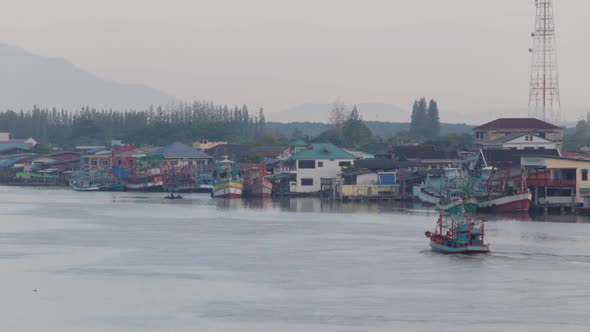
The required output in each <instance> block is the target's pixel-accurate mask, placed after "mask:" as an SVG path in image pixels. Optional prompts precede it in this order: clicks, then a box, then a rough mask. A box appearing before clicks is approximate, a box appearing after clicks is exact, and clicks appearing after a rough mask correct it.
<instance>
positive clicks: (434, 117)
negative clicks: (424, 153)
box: [410, 97, 440, 139]
mask: <svg viewBox="0 0 590 332" xmlns="http://www.w3.org/2000/svg"><path fill="white" fill-rule="evenodd" d="M410 134H411V135H412V136H414V138H417V139H432V138H434V137H436V136H438V134H440V116H439V114H438V104H437V103H436V100H434V99H430V102H428V103H426V98H424V97H422V98H420V99H419V100H415V101H414V106H413V107H412V117H411V121H410Z"/></svg>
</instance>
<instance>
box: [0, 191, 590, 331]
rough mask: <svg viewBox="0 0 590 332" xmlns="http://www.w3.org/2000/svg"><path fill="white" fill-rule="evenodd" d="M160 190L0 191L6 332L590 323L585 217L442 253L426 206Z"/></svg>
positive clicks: (508, 219) (0, 285) (510, 226)
mask: <svg viewBox="0 0 590 332" xmlns="http://www.w3.org/2000/svg"><path fill="white" fill-rule="evenodd" d="M163 196H164V194H142V193H76V192H72V191H69V190H63V189H32V188H10V187H0V277H1V279H0V280H1V282H0V312H1V313H2V314H1V316H0V317H1V319H0V331H45V332H49V331H59V332H64V331H101V332H102V331H125V332H128V331H555V330H559V331H588V330H589V329H590V328H589V327H588V326H590V312H589V311H590V241H588V237H589V236H590V223H587V222H588V220H587V219H584V218H573V217H548V218H546V219H545V220H546V221H545V222H544V221H533V220H532V219H531V218H530V217H528V216H527V215H516V216H502V217H497V216H495V217H490V219H491V220H490V222H489V223H488V224H487V231H488V240H489V241H490V242H491V243H492V250H493V251H494V252H493V253H492V254H489V255H478V256H445V255H441V254H435V253H432V252H430V251H429V250H428V241H427V238H425V237H424V231H426V230H428V229H432V228H433V227H434V223H435V221H436V217H437V216H436V214H435V213H434V212H433V211H428V210H425V209H421V208H419V207H416V208H413V209H408V208H400V207H394V206H392V205H390V204H381V205H379V204H336V205H330V204H322V203H321V202H320V201H318V200H316V199H297V200H291V201H285V202H278V203H277V202H271V201H264V202H262V201H251V202H248V201H241V200H232V201H227V200H225V201H224V200H218V199H211V198H210V197H209V196H208V195H200V194H193V195H185V199H184V200H182V201H174V202H170V201H165V200H163V199H162V197H163Z"/></svg>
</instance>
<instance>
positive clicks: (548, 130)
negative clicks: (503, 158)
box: [473, 118, 563, 150]
mask: <svg viewBox="0 0 590 332" xmlns="http://www.w3.org/2000/svg"><path fill="white" fill-rule="evenodd" d="M473 132H474V134H475V142H474V143H475V146H476V147H477V148H498V146H497V143H498V142H496V141H497V140H500V141H502V140H504V137H506V136H508V137H509V138H514V137H513V136H512V135H516V136H518V137H520V135H525V134H529V135H530V134H533V135H534V136H537V138H543V139H546V140H548V141H550V142H553V143H555V144H556V146H557V149H559V150H561V145H562V141H563V129H562V128H561V127H559V126H556V125H554V124H551V123H549V122H545V121H542V120H539V119H535V118H500V119H496V120H494V121H491V122H488V123H485V124H483V125H481V126H478V127H475V128H473ZM537 141H538V140H537ZM492 142H496V143H492ZM490 143H492V146H493V147H488V146H489V144H490ZM499 143H503V142H499ZM545 143H546V142H545ZM518 145H520V144H518ZM522 146H523V149H524V148H525V147H534V145H532V144H528V145H527V146H525V145H522ZM510 147H513V146H510ZM545 148H546V149H548V148H549V147H545Z"/></svg>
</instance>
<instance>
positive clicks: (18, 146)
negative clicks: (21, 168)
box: [0, 143, 31, 152]
mask: <svg viewBox="0 0 590 332" xmlns="http://www.w3.org/2000/svg"><path fill="white" fill-rule="evenodd" d="M12 149H21V150H25V151H30V150H31V147H30V146H28V145H27V144H23V143H8V144H0V152H4V151H8V150H12Z"/></svg>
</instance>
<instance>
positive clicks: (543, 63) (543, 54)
mask: <svg viewBox="0 0 590 332" xmlns="http://www.w3.org/2000/svg"><path fill="white" fill-rule="evenodd" d="M535 7H536V12H537V16H536V19H535V31H534V32H533V33H531V37H533V40H534V41H533V47H532V48H530V49H529V52H531V53H532V58H533V59H532V65H531V84H530V91H529V116H531V117H535V118H539V119H542V120H544V121H548V122H553V123H558V122H561V110H560V107H561V105H560V104H561V102H560V98H559V79H558V76H557V50H556V42H555V21H554V19H553V1H552V0H535Z"/></svg>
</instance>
